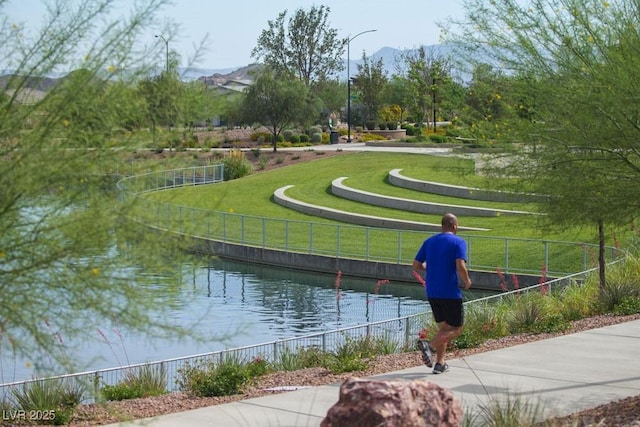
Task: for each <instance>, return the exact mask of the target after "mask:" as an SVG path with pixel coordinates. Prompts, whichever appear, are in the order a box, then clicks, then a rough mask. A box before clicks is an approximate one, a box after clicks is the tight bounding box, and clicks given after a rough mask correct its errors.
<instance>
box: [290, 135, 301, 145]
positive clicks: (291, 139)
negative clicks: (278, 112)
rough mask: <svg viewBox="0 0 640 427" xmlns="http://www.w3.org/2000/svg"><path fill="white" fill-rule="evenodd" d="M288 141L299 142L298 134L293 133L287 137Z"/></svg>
mask: <svg viewBox="0 0 640 427" xmlns="http://www.w3.org/2000/svg"><path fill="white" fill-rule="evenodd" d="M289 142H291V143H292V144H298V143H299V142H300V135H296V134H293V135H291V136H290V137H289Z"/></svg>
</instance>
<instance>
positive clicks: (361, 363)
mask: <svg viewBox="0 0 640 427" xmlns="http://www.w3.org/2000/svg"><path fill="white" fill-rule="evenodd" d="M373 355H375V347H374V346H373V341H372V340H371V339H370V338H368V337H366V338H363V339H360V340H354V339H352V338H349V337H347V338H346V340H345V342H344V343H343V344H342V345H340V346H339V347H338V349H337V350H336V351H335V353H332V354H329V355H328V356H327V358H326V359H325V362H324V367H325V368H327V369H329V370H330V371H331V372H332V373H334V374H340V373H343V372H353V371H362V370H365V369H367V367H368V366H369V363H368V362H367V359H368V358H369V357H371V356H373Z"/></svg>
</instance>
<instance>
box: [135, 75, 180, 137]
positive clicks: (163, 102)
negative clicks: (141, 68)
mask: <svg viewBox="0 0 640 427" xmlns="http://www.w3.org/2000/svg"><path fill="white" fill-rule="evenodd" d="M182 89H183V86H182V83H181V82H180V81H179V80H178V78H177V75H176V74H174V73H171V72H169V73H167V72H162V73H160V74H156V75H152V76H149V77H147V78H145V79H144V80H142V81H140V82H139V86H138V90H139V94H140V97H141V98H142V99H144V100H145V104H146V108H145V113H146V118H147V120H148V121H149V122H150V123H151V131H152V133H153V135H154V141H153V142H154V145H155V144H156V141H155V139H156V137H155V135H156V127H157V126H158V125H159V126H166V127H168V128H171V127H173V126H176V124H177V121H178V118H179V109H178V107H179V103H178V100H179V98H180V97H181V95H182ZM169 149H170V150H171V149H172V147H169Z"/></svg>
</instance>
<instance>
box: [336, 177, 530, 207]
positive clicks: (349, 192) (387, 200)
mask: <svg viewBox="0 0 640 427" xmlns="http://www.w3.org/2000/svg"><path fill="white" fill-rule="evenodd" d="M345 179H347V177H344V176H343V177H340V178H336V179H334V180H333V181H332V182H331V192H332V193H333V194H335V195H336V196H338V197H343V198H345V199H348V200H354V201H356V202H361V203H367V204H370V205H374V206H382V207H385V208H392V209H401V210H403V211H410V212H419V213H426V214H439V215H444V214H446V213H448V212H455V213H456V214H457V215H469V216H502V215H527V214H531V212H524V211H511V210H506V209H487V208H478V207H473V206H459V205H447V204H443V203H431V202H423V201H420V200H412V199H404V198H401V197H392V196H385V195H382V194H376V193H370V192H368V191H363V190H357V189H355V188H351V187H347V186H346V185H344V184H343V181H344V180H345Z"/></svg>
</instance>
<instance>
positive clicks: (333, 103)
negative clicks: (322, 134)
mask: <svg viewBox="0 0 640 427" xmlns="http://www.w3.org/2000/svg"><path fill="white" fill-rule="evenodd" d="M345 86H346V85H345V84H344V83H341V82H339V81H338V80H323V81H319V82H316V83H314V84H312V85H311V93H312V94H313V95H314V96H315V97H317V98H318V99H320V100H321V101H322V111H321V114H322V117H318V118H317V119H318V120H314V121H313V123H317V122H318V121H320V122H322V123H325V122H327V121H328V118H329V117H330V116H333V115H335V116H336V117H339V111H340V110H341V109H342V108H343V107H344V103H345V99H344V98H345V97H344V94H345V92H346V91H347V90H346V87H345ZM314 119H316V118H314ZM313 123H305V124H313Z"/></svg>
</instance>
